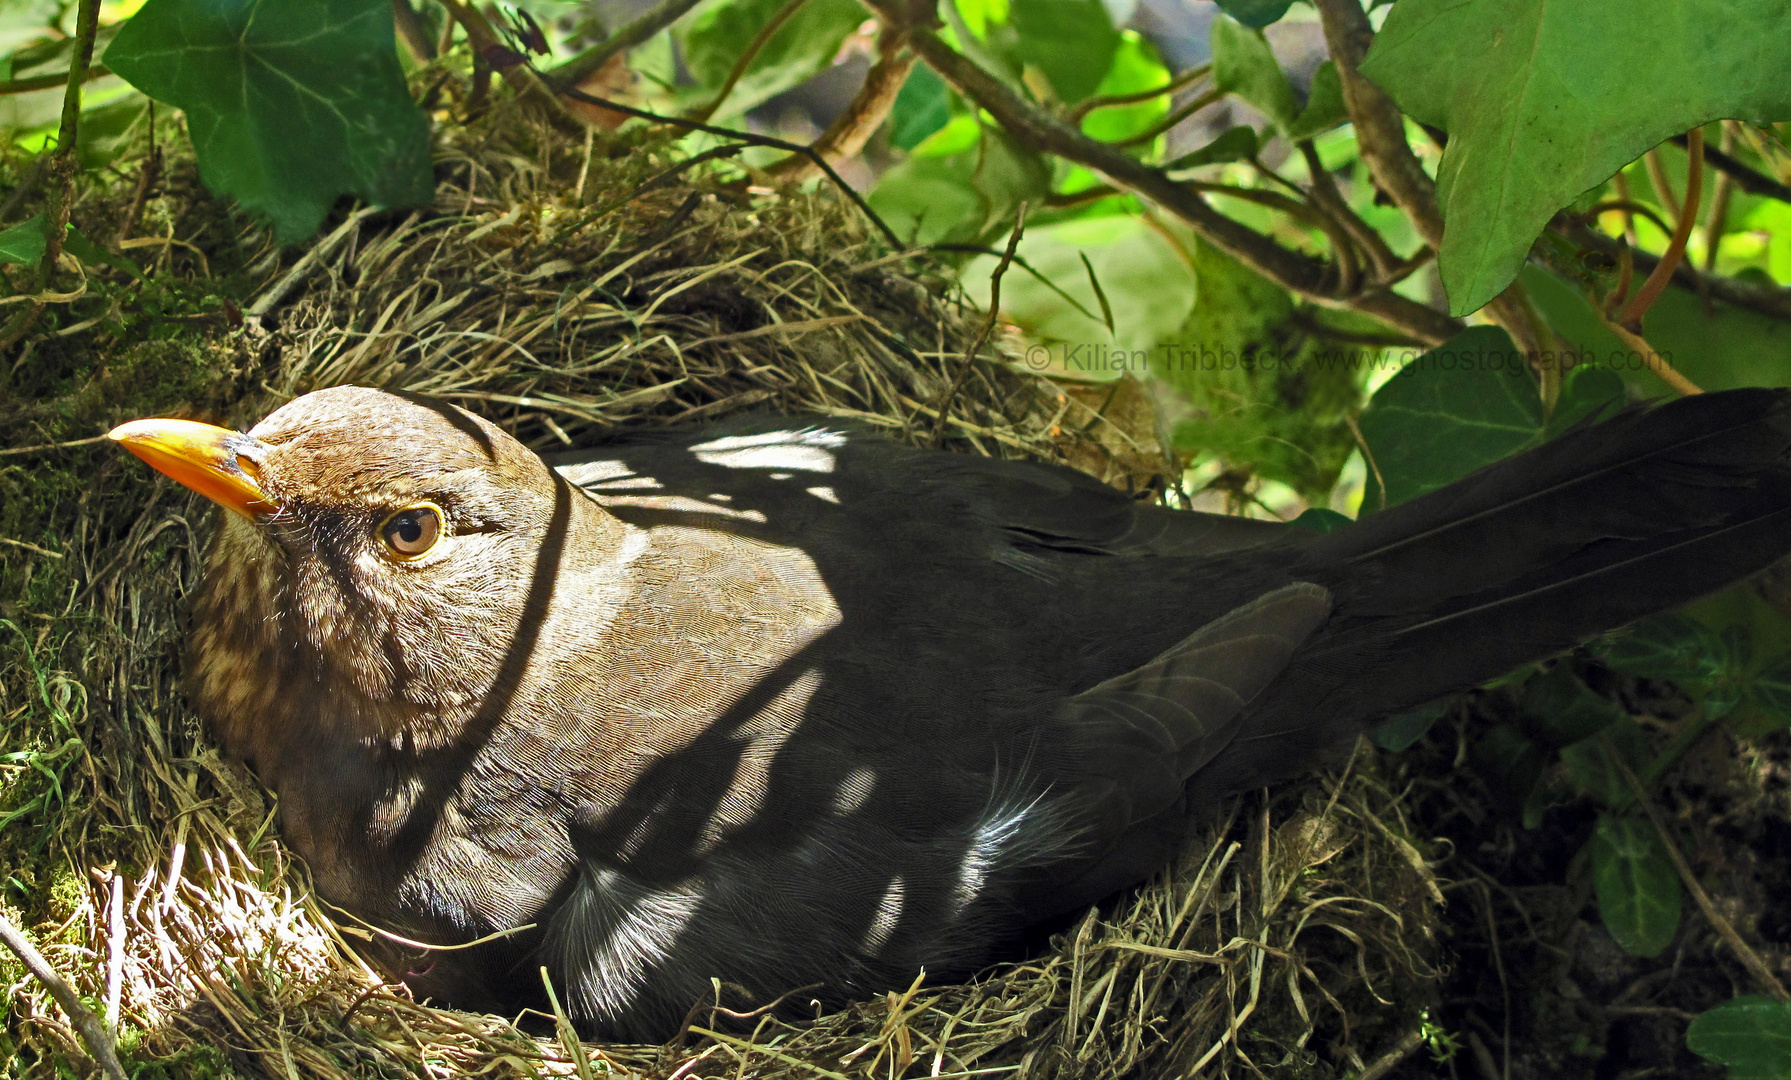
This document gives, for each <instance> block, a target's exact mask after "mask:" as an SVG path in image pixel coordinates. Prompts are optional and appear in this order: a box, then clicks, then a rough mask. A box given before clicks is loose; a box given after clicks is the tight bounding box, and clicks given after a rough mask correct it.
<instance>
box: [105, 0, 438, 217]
mask: <svg viewBox="0 0 1791 1080" xmlns="http://www.w3.org/2000/svg"><path fill="white" fill-rule="evenodd" d="M105 62H106V66H107V67H109V68H111V69H112V70H113V71H114V72H116V73H117V74H119V75H121V76H123V77H124V79H125V80H126V81H127V82H129V83H130V84H131V85H132V86H135V87H136V88H137V89H139V90H141V91H143V92H144V93H145V94H148V95H149V96H150V97H152V98H155V99H156V100H158V101H165V102H168V103H169V104H172V105H175V106H178V107H179V108H181V109H183V110H184V111H185V112H186V117H187V131H188V133H189V134H190V135H191V136H192V139H193V149H194V151H195V152H196V153H197V154H198V159H199V175H200V176H201V177H202V178H203V179H204V180H205V183H206V186H208V187H210V188H211V189H212V190H213V191H216V192H218V193H220V194H224V195H229V196H231V197H233V198H235V199H236V200H237V201H238V202H240V203H241V204H242V205H243V206H245V207H247V208H248V209H250V210H253V211H255V212H256V213H259V214H262V215H265V216H266V217H268V218H269V219H271V220H272V221H273V224H274V233H275V235H276V236H277V237H278V239H279V240H280V242H281V243H284V244H291V243H296V242H297V241H300V240H303V239H304V238H305V237H307V236H309V235H311V234H312V233H314V232H316V231H317V227H318V225H320V224H322V222H323V218H324V215H325V214H327V213H328V212H329V209H330V206H331V204H332V203H334V202H335V201H336V198H337V196H340V195H343V194H353V195H357V196H359V197H360V198H362V199H364V200H366V201H367V202H369V203H372V204H374V205H377V206H416V205H420V204H423V203H426V202H428V201H429V198H430V195H431V190H432V187H433V180H432V178H431V175H430V163H429V128H428V124H427V123H426V121H425V120H424V118H423V113H422V110H420V109H418V108H417V106H416V104H415V103H414V102H412V101H411V99H410V93H409V91H408V90H407V89H406V87H405V83H404V73H403V71H402V70H401V69H400V68H399V66H398V54H397V51H396V46H395V44H394V39H393V34H392V9H391V6H390V5H389V4H387V3H385V2H383V0H278V2H275V0H149V2H148V3H146V4H145V5H143V8H142V10H140V11H138V12H137V14H136V15H134V16H132V18H131V20H130V21H129V22H128V23H126V24H125V25H124V28H123V29H122V30H120V31H119V32H118V36H117V37H116V38H114V39H113V41H112V45H111V47H110V48H109V49H107V50H106V56H105Z"/></svg>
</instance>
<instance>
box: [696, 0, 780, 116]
mask: <svg viewBox="0 0 1791 1080" xmlns="http://www.w3.org/2000/svg"><path fill="white" fill-rule="evenodd" d="M807 4H808V0H784V5H783V6H782V7H780V8H778V9H777V11H776V12H775V13H774V14H773V15H772V16H771V18H769V19H766V20H765V25H763V26H761V27H759V32H758V33H756V34H754V35H753V36H752V40H751V41H749V42H747V43H746V48H744V49H742V50H740V55H739V56H738V57H736V58H735V59H734V66H733V67H731V68H729V69H728V77H727V78H725V79H723V80H722V81H721V89H719V90H717V91H716V92H715V96H714V97H713V98H710V99H709V103H708V104H707V105H701V106H698V107H697V108H695V109H692V110H691V113H690V116H691V119H693V120H707V119H709V118H710V117H711V116H714V115H715V110H717V109H719V108H721V106H722V103H723V102H725V101H727V99H728V95H729V94H731V93H733V92H734V87H736V86H738V85H739V84H740V80H741V79H742V78H743V77H744V76H745V75H746V69H747V68H749V67H751V66H752V62H753V61H754V60H757V59H758V58H759V54H760V53H761V52H763V51H765V46H766V45H767V44H769V43H770V41H771V39H772V38H773V37H775V36H776V35H777V32H778V31H779V30H782V29H783V28H784V24H785V23H787V22H789V21H790V20H791V19H792V18H794V17H795V15H796V13H797V12H798V11H801V10H802V9H803V8H804V7H805V6H806V5H807Z"/></svg>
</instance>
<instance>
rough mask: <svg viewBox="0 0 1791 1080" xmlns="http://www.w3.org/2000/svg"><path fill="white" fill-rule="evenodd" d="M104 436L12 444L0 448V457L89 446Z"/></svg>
mask: <svg viewBox="0 0 1791 1080" xmlns="http://www.w3.org/2000/svg"><path fill="white" fill-rule="evenodd" d="M106 438H107V437H106V436H104V435H95V436H93V437H92V438H91V439H71V440H70V441H68V442H53V443H40V444H38V445H37V446H14V447H9V448H7V449H5V450H0V457H12V456H14V455H23V454H41V453H43V452H44V451H46V450H66V449H67V448H69V447H71V446H91V445H93V444H94V443H98V442H105V441H106Z"/></svg>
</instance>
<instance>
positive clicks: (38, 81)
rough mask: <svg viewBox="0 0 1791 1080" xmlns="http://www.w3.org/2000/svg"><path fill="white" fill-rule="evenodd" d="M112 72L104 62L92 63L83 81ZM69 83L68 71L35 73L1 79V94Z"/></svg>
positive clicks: (24, 92) (25, 91)
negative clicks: (20, 77) (19, 77)
mask: <svg viewBox="0 0 1791 1080" xmlns="http://www.w3.org/2000/svg"><path fill="white" fill-rule="evenodd" d="M79 33H80V31H78V30H77V31H76V34H77V35H78V34H79ZM92 55H93V54H92V52H89V53H88V56H90V57H91V56H92ZM73 70H74V68H73V67H72V66H71V67H70V68H69V71H73ZM110 74H112V72H111V71H110V70H109V69H108V68H107V67H106V66H105V65H104V64H91V65H89V66H88V68H87V74H86V75H85V76H84V77H83V78H82V79H81V81H82V82H92V81H93V80H95V79H103V78H105V77H106V76H107V75H110ZM67 85H68V71H58V72H56V73H55V74H53V75H33V76H32V77H31V78H29V79H6V80H0V96H4V95H6V94H29V93H31V92H32V91H35V90H53V89H55V88H56V87H58V86H67Z"/></svg>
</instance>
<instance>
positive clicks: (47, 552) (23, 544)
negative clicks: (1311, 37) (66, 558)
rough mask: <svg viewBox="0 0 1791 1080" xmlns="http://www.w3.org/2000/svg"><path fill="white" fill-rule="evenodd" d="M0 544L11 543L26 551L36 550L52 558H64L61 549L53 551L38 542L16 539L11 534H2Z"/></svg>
mask: <svg viewBox="0 0 1791 1080" xmlns="http://www.w3.org/2000/svg"><path fill="white" fill-rule="evenodd" d="M0 544H11V545H12V546H13V547H19V548H24V549H25V550H26V551H35V552H37V553H38V554H39V555H44V556H47V557H49V558H52V559H60V558H62V552H60V551H51V550H50V549H49V548H46V547H38V546H37V545H36V544H33V543H29V542H27V541H24V540H14V539H13V538H12V537H10V536H0Z"/></svg>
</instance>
